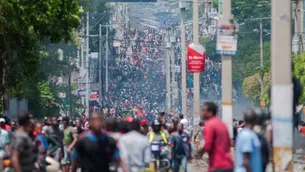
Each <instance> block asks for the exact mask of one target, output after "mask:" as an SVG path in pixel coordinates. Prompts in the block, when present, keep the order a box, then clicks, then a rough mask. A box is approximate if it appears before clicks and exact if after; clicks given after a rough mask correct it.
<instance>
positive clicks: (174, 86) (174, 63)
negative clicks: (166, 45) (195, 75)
mask: <svg viewBox="0 0 305 172" xmlns="http://www.w3.org/2000/svg"><path fill="white" fill-rule="evenodd" d="M173 29H174V28H171V30H170V31H171V32H170V42H171V45H172V43H173V42H172V38H173V35H174V34H173ZM169 52H170V58H171V61H172V62H171V70H172V77H171V79H172V81H171V82H172V83H171V88H172V112H174V113H176V108H177V107H176V105H177V104H176V100H177V99H176V94H177V91H176V88H177V87H176V62H175V54H174V52H173V46H172V47H171V48H170V50H169Z"/></svg>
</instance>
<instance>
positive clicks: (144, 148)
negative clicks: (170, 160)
mask: <svg viewBox="0 0 305 172" xmlns="http://www.w3.org/2000/svg"><path fill="white" fill-rule="evenodd" d="M126 123H127V127H128V130H129V132H127V133H126V134H124V135H123V136H122V137H121V138H120V139H119V141H118V146H119V150H120V156H121V160H122V161H123V163H124V165H126V166H127V167H128V169H129V171H130V172H137V171H141V170H144V169H145V167H146V166H147V165H148V164H149V163H150V160H151V155H150V144H149V142H148V140H147V137H145V136H144V135H142V134H141V133H140V121H139V120H138V119H134V118H129V119H128V120H127V121H126Z"/></svg>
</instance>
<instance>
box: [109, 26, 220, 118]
mask: <svg viewBox="0 0 305 172" xmlns="http://www.w3.org/2000/svg"><path fill="white" fill-rule="evenodd" d="M189 29H191V28H188V30H189ZM175 32H176V33H179V29H177V30H176V31H175ZM164 34H165V33H164V31H163V30H156V29H153V28H150V27H145V26H143V28H141V29H125V30H124V33H123V40H122V44H121V46H120V47H119V48H117V54H118V56H117V60H116V61H117V63H116V65H115V66H114V67H111V68H110V74H109V91H108V92H107V93H106V94H107V100H108V101H107V103H106V106H105V108H104V111H105V112H108V114H110V115H114V114H115V115H119V116H124V115H126V114H132V115H138V116H151V115H154V114H157V112H158V111H164V110H165V107H166V106H165V100H166V76H165V64H164V54H163V51H162V50H161V49H160V48H161V47H164V46H165V43H164V40H163V37H164ZM190 34H191V32H190V33H189V32H187V35H190ZM177 35H179V34H177ZM187 38H188V39H187V40H186V43H190V42H191V41H192V39H191V37H190V36H187ZM176 39H177V40H178V44H177V45H175V46H174V47H173V50H174V53H173V54H174V57H175V59H176V60H175V65H177V66H181V45H180V43H179V41H180V37H179V36H177V37H176ZM220 69H221V63H219V62H214V61H212V60H209V59H208V58H207V59H206V67H205V71H204V72H203V73H202V74H201V75H200V76H201V82H200V89H201V93H202V94H201V99H202V100H214V101H216V102H217V101H219V100H220V96H221V83H220V82H221V73H220V72H221V70H220ZM180 71H181V70H180ZM175 77H176V81H177V82H178V89H179V91H178V92H180V91H181V73H180V72H176V76H175ZM186 81H187V107H188V114H187V115H191V113H192V108H193V106H192V104H193V75H192V73H189V72H187V78H186ZM177 112H181V96H179V101H178V103H177V109H176V112H173V113H177Z"/></svg>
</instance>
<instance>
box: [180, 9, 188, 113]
mask: <svg viewBox="0 0 305 172" xmlns="http://www.w3.org/2000/svg"><path fill="white" fill-rule="evenodd" d="M180 12H181V73H182V83H181V84H182V86H181V87H182V93H181V97H182V100H181V102H182V114H183V115H187V106H186V99H187V95H186V46H185V25H184V13H185V8H184V7H182V8H181V7H180Z"/></svg>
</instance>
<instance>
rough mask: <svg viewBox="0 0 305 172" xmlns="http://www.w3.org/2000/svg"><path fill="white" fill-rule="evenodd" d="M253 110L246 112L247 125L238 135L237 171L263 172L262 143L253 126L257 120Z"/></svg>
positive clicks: (236, 151)
mask: <svg viewBox="0 0 305 172" xmlns="http://www.w3.org/2000/svg"><path fill="white" fill-rule="evenodd" d="M257 119H258V118H257V115H256V113H255V112H254V111H253V110H247V111H246V112H245V113H244V120H245V126H244V129H243V130H242V131H241V132H240V133H239V134H238V135H237V138H236V150H235V172H262V171H263V168H262V157H261V144H260V141H259V138H258V136H257V134H256V133H255V132H254V131H253V127H254V126H255V124H256V121H257Z"/></svg>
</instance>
